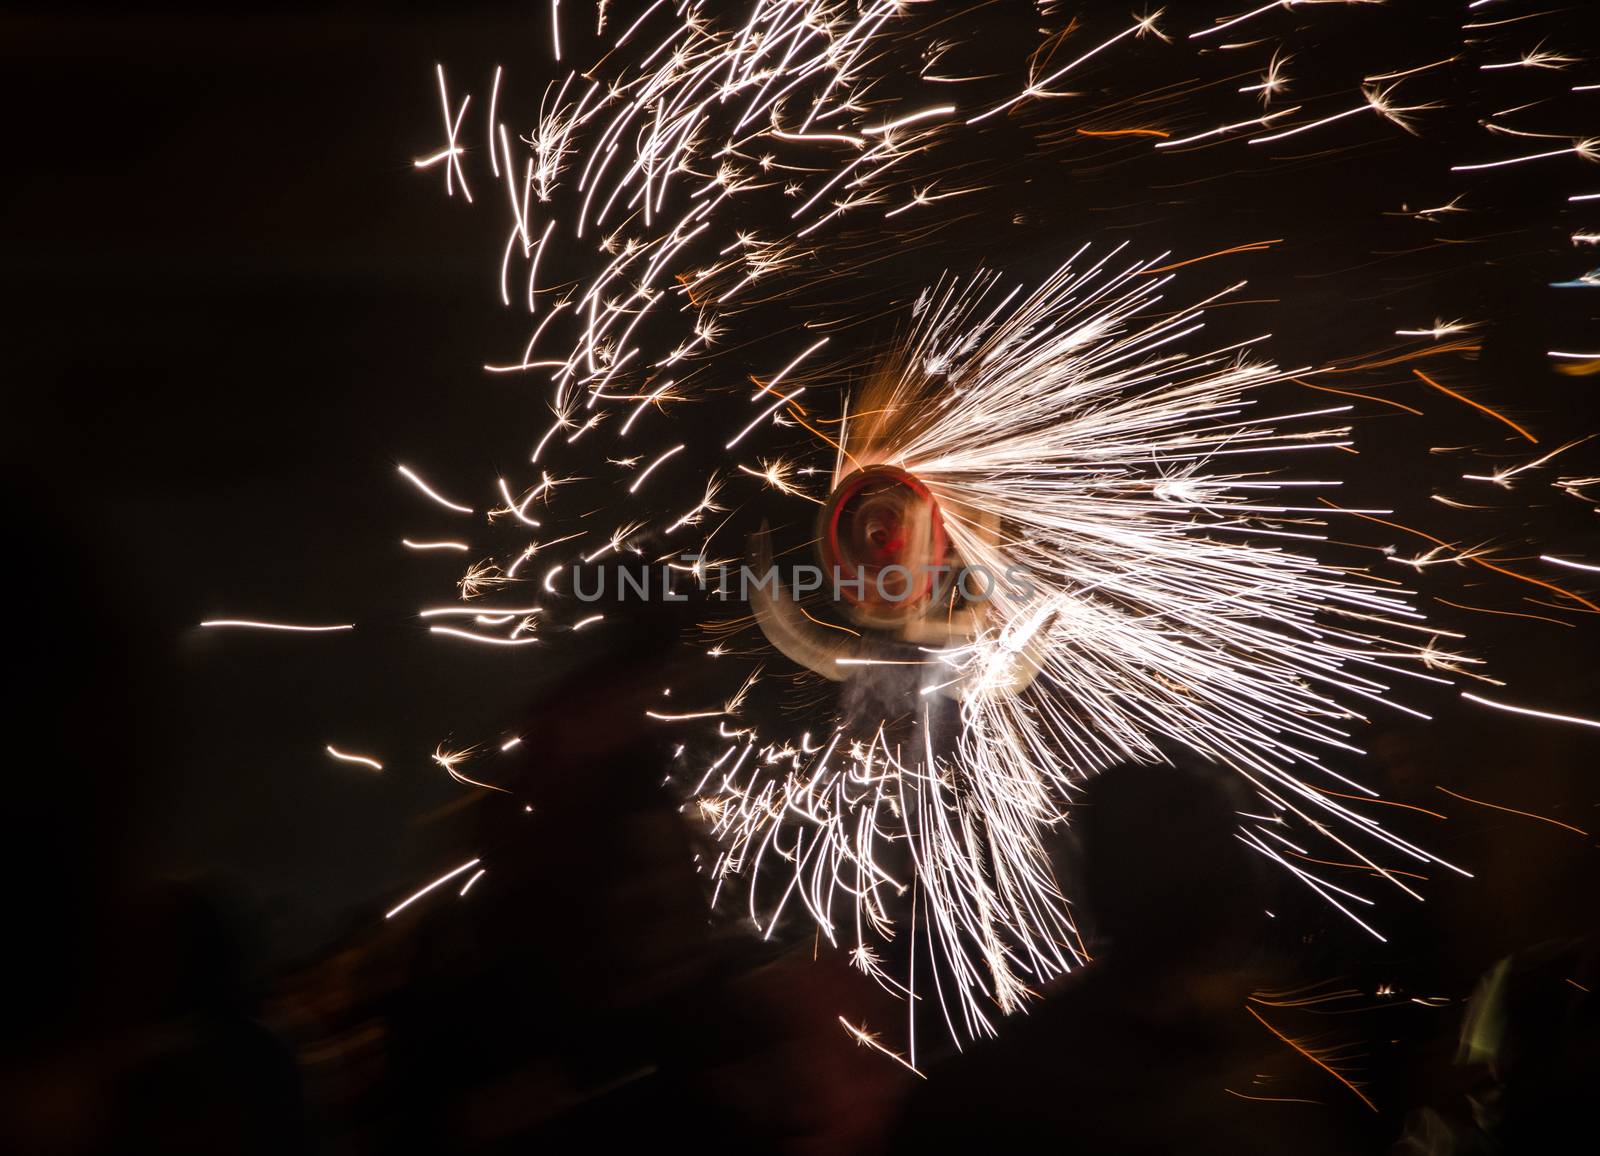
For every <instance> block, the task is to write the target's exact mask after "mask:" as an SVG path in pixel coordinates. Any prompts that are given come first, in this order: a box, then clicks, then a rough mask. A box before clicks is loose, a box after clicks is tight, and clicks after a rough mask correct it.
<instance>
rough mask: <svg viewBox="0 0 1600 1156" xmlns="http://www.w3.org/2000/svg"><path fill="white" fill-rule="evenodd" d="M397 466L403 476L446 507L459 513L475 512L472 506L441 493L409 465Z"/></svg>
mask: <svg viewBox="0 0 1600 1156" xmlns="http://www.w3.org/2000/svg"><path fill="white" fill-rule="evenodd" d="M395 468H396V469H398V470H399V471H400V476H401V477H403V478H405V479H406V481H408V482H410V483H411V484H412V485H413V486H416V487H417V489H419V490H421V491H422V492H423V493H424V494H427V495H428V497H430V498H432V499H433V500H434V501H436V502H438V503H439V504H440V505H441V506H443V507H444V508H445V509H447V510H454V511H455V512H456V513H458V514H470V513H472V512H473V511H472V507H471V506H463V505H461V504H460V503H458V502H452V501H450V499H448V498H446V497H444V496H443V495H441V494H440V493H439V492H438V491H437V490H435V489H434V488H433V487H432V486H430V485H428V483H427V482H425V481H423V480H422V479H421V478H420V477H418V476H417V474H416V473H415V472H414V471H413V470H411V469H410V468H409V467H407V466H396V467H395Z"/></svg>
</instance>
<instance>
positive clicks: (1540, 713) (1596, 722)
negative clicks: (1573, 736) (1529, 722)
mask: <svg viewBox="0 0 1600 1156" xmlns="http://www.w3.org/2000/svg"><path fill="white" fill-rule="evenodd" d="M1461 697H1462V698H1464V699H1467V700H1468V701H1470V702H1475V703H1478V704H1480V705H1482V706H1492V707H1494V709H1495V710H1503V711H1509V712H1510V713H1512V714H1523V715H1528V716H1529V717H1530V718H1542V719H1549V720H1550V721H1552V722H1564V723H1574V724H1576V725H1578V726H1583V727H1594V728H1595V729H1597V730H1600V719H1592V718H1581V717H1579V716H1578V715H1575V714H1555V713H1553V712H1551V711H1547V710H1535V709H1534V708H1533V707H1531V706H1512V705H1511V704H1510V703H1506V702H1496V701H1495V700H1494V699H1492V698H1484V697H1483V696H1482V695H1476V694H1473V693H1472V692H1470V691H1465V690H1464V691H1462V692H1461Z"/></svg>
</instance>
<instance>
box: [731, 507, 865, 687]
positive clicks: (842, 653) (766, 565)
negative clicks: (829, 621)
mask: <svg viewBox="0 0 1600 1156" xmlns="http://www.w3.org/2000/svg"><path fill="white" fill-rule="evenodd" d="M749 551H750V558H751V560H752V561H753V562H754V563H755V567H756V572H757V581H756V582H754V583H752V584H751V589H750V609H751V610H752V611H753V612H754V614H755V616H756V625H758V626H760V627H761V633H762V634H764V635H766V637H767V641H768V642H770V643H772V645H773V646H774V647H776V648H777V650H778V652H779V653H780V654H782V655H783V656H784V657H785V658H788V659H789V660H791V661H792V662H795V663H798V664H799V665H801V666H803V667H805V668H806V669H807V670H812V671H815V672H816V673H817V674H820V675H822V677H823V678H827V679H832V680H833V681H834V682H840V681H842V680H843V679H844V676H845V672H844V671H843V670H841V669H839V659H841V658H856V657H859V654H860V650H861V647H860V645H859V644H858V642H857V640H856V639H853V638H835V637H833V636H832V633H831V632H830V631H828V630H827V629H826V628H825V627H820V626H818V625H817V624H816V623H815V622H813V621H811V619H809V618H807V617H806V616H805V614H804V613H803V612H802V611H801V609H800V605H799V603H797V602H796V601H795V600H794V599H793V598H792V597H790V596H789V592H788V591H787V590H785V589H784V587H783V582H782V580H781V579H779V578H778V577H777V572H776V571H775V570H773V568H772V540H771V536H770V534H769V533H768V530H767V523H766V522H762V523H761V529H760V530H759V531H758V532H756V533H754V534H752V535H750V541H749ZM768 574H771V575H772V577H773V583H772V589H771V590H770V591H769V590H768V589H767V585H766V582H765V581H764V578H765V576H766V575H768Z"/></svg>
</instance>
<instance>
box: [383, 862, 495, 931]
mask: <svg viewBox="0 0 1600 1156" xmlns="http://www.w3.org/2000/svg"><path fill="white" fill-rule="evenodd" d="M481 862H482V860H481V859H472V860H469V861H468V862H466V863H463V864H462V865H461V866H459V867H457V868H455V869H454V870H452V871H448V872H446V873H445V874H443V875H441V876H439V878H437V879H435V880H434V881H433V882H432V883H430V884H428V885H427V886H426V887H424V888H423V889H422V890H421V891H415V892H412V894H410V895H408V896H407V897H406V898H404V899H402V900H401V901H400V902H399V903H398V904H396V905H395V906H394V907H391V908H390V909H389V911H388V912H387V914H385V915H384V918H385V919H393V918H394V917H395V916H396V915H399V914H400V913H401V912H402V911H404V910H405V909H406V908H407V907H410V906H411V905H412V904H413V903H415V902H416V901H417V900H419V899H421V898H422V897H423V896H424V895H426V894H428V892H430V891H432V890H433V889H434V888H436V887H441V886H443V885H444V884H446V883H448V882H450V880H452V879H454V878H455V877H456V876H457V875H460V874H461V873H462V872H464V871H471V870H472V869H473V868H474V867H476V866H477V865H478V864H479V863H481Z"/></svg>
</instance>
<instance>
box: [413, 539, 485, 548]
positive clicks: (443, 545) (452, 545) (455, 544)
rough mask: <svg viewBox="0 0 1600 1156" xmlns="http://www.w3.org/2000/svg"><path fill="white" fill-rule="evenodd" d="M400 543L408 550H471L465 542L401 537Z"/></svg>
mask: <svg viewBox="0 0 1600 1156" xmlns="http://www.w3.org/2000/svg"><path fill="white" fill-rule="evenodd" d="M400 544H401V545H402V546H404V547H405V548H406V549H407V550H462V551H465V550H470V549H472V547H471V546H469V545H468V544H467V543H465V542H413V541H412V540H411V539H410V538H401V539H400Z"/></svg>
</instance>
